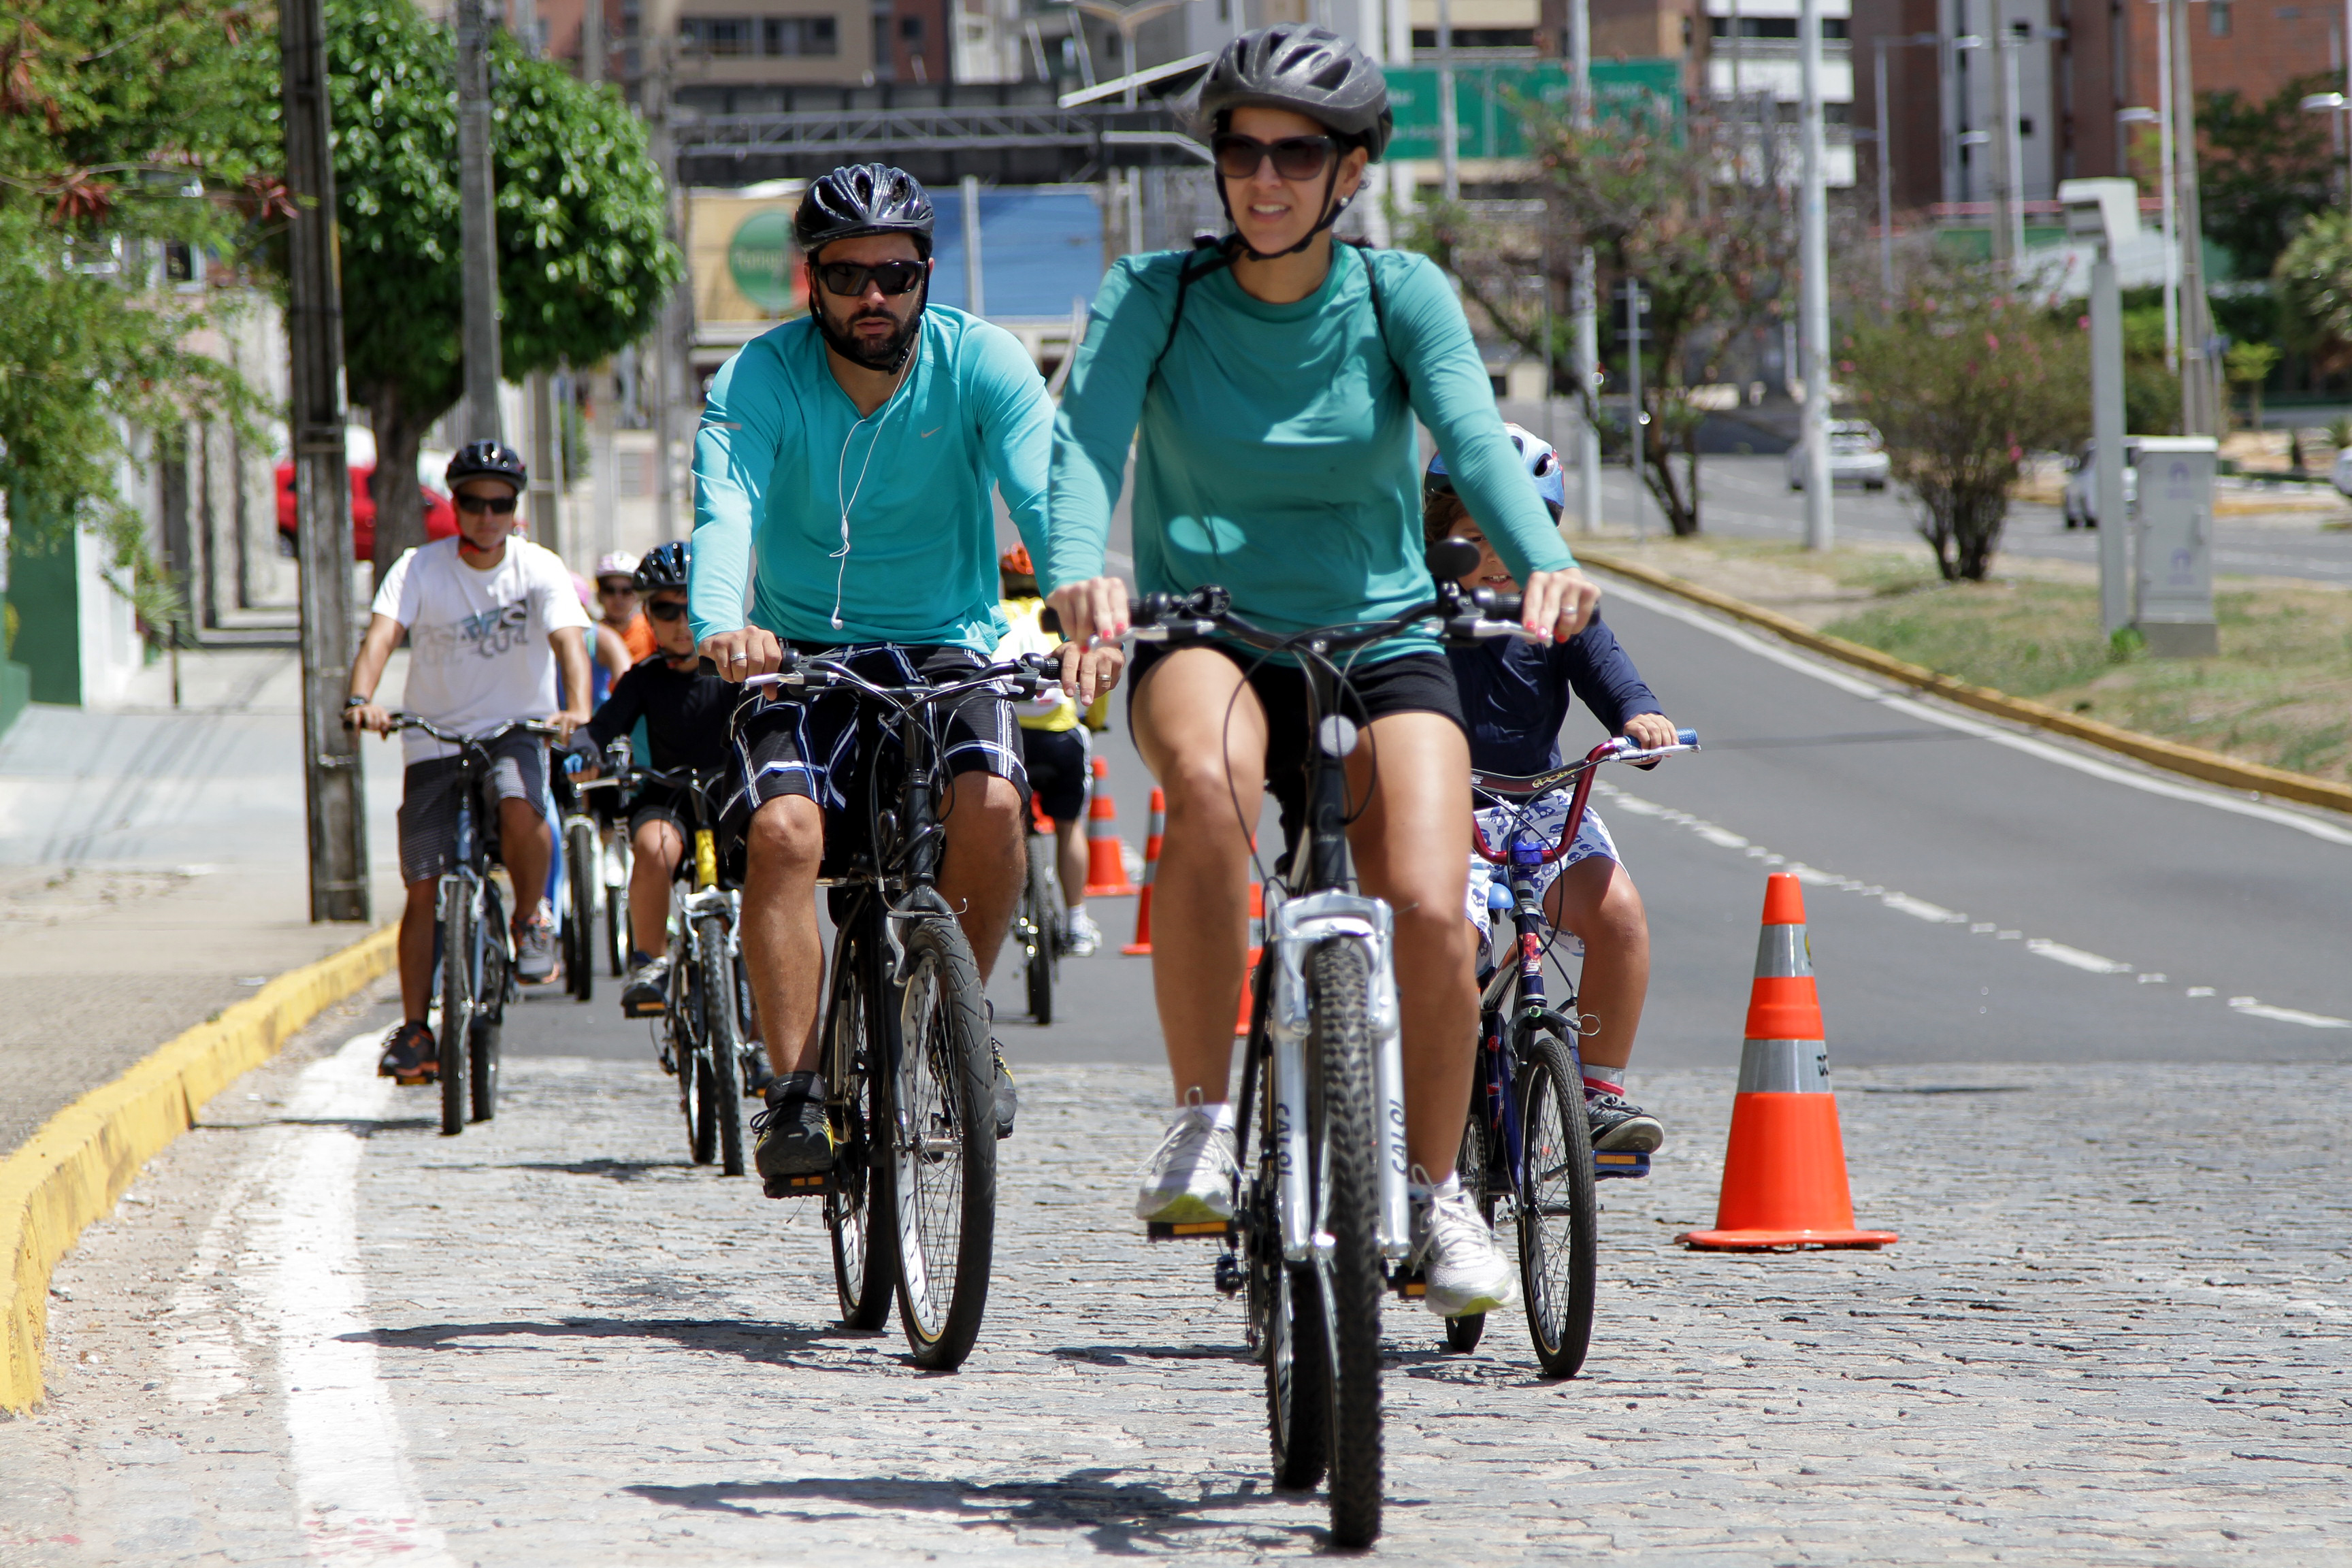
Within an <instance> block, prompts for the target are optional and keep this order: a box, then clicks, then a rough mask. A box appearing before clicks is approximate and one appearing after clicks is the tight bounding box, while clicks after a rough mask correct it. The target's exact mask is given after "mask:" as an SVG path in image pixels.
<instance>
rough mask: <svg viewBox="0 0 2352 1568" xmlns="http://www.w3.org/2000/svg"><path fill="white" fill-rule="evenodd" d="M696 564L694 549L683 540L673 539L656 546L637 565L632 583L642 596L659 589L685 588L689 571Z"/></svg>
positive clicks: (631, 579)
mask: <svg viewBox="0 0 2352 1568" xmlns="http://www.w3.org/2000/svg"><path fill="white" fill-rule="evenodd" d="M693 563H694V547H693V546H692V545H690V544H688V542H686V541H685V540H683V539H673V540H671V541H670V542H668V543H667V544H656V545H655V546H654V547H653V548H652V549H651V550H648V551H646V558H645V559H644V560H643V561H640V562H638V563H637V570H636V573H635V575H634V576H632V577H631V578H630V581H631V582H633V583H635V584H636V585H637V592H638V593H640V594H650V593H653V592H654V591H655V590H656V589H659V588H684V587H685V586H686V574H687V569H688V567H689V566H691V565H692V564H693Z"/></svg>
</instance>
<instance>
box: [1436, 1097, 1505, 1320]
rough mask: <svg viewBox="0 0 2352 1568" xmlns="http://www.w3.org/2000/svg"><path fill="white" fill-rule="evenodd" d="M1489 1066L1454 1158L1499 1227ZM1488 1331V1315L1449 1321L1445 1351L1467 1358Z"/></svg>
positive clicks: (1472, 1194)
mask: <svg viewBox="0 0 2352 1568" xmlns="http://www.w3.org/2000/svg"><path fill="white" fill-rule="evenodd" d="M1486 1135H1487V1127H1486V1064H1485V1063H1484V1062H1481V1063H1480V1064H1479V1071H1478V1074H1477V1078H1476V1079H1475V1082H1474V1083H1473V1084H1472V1086H1471V1094H1470V1114H1469V1116H1468V1117H1467V1118H1465V1120H1464V1121H1463V1124H1462V1150H1461V1152H1459V1153H1457V1154H1456V1155H1454V1174H1456V1175H1458V1176H1460V1177H1461V1178H1462V1190H1463V1192H1464V1193H1465V1194H1467V1195H1468V1196H1469V1199H1470V1201H1471V1202H1472V1203H1474V1204H1476V1205H1478V1213H1479V1215H1480V1216H1481V1217H1482V1218H1484V1219H1485V1220H1486V1223H1487V1225H1488V1226H1492V1225H1493V1224H1494V1223H1495V1194H1493V1192H1492V1191H1491V1190H1489V1186H1488V1183H1487V1179H1486V1160H1487V1149H1486V1144H1487V1136H1486ZM1485 1333H1486V1313H1484V1312H1465V1313H1463V1314H1462V1316H1460V1317H1458V1318H1448V1319H1446V1320H1445V1348H1446V1349H1448V1350H1451V1351H1457V1352H1461V1353H1463V1354H1465V1355H1467V1354H1468V1353H1469V1352H1472V1351H1475V1350H1476V1349H1477V1348H1478V1341H1479V1339H1480V1338H1481V1337H1482V1336H1484V1335H1485Z"/></svg>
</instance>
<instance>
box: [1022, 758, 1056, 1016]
mask: <svg viewBox="0 0 2352 1568" xmlns="http://www.w3.org/2000/svg"><path fill="white" fill-rule="evenodd" d="M1031 805H1032V808H1033V809H1032V821H1031V823H1030V830H1029V846H1028V847H1029V869H1028V876H1027V879H1026V880H1025V881H1024V884H1023V886H1022V889H1021V907H1020V908H1019V909H1018V910H1014V911H1013V931H1012V936H1013V942H1016V943H1018V944H1019V946H1020V949H1021V973H1022V978H1023V980H1024V983H1025V985H1026V989H1027V991H1028V996H1029V1016H1030V1018H1031V1019H1032V1020H1033V1021H1034V1023H1035V1024H1036V1025H1037V1026H1038V1027H1039V1028H1044V1027H1045V1026H1047V1025H1048V1024H1051V1023H1052V1022H1053V1021H1054V983H1055V980H1057V979H1059V978H1060V975H1061V968H1062V947H1063V944H1064V942H1066V936H1065V934H1064V932H1065V920H1064V916H1063V912H1062V910H1063V903H1062V876H1061V873H1060V871H1058V870H1057V869H1055V855H1056V854H1057V853H1058V845H1057V841H1056V840H1055V837H1054V832H1053V825H1052V823H1051V822H1050V821H1047V822H1046V824H1045V827H1044V829H1043V830H1040V829H1039V827H1038V826H1037V819H1036V817H1035V816H1034V805H1035V803H1034V800H1033V801H1032V803H1031Z"/></svg>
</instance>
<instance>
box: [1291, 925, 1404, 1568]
mask: <svg viewBox="0 0 2352 1568" xmlns="http://www.w3.org/2000/svg"><path fill="white" fill-rule="evenodd" d="M1303 979H1304V981H1305V984H1306V988H1307V997H1306V1000H1307V1018H1308V1024H1307V1056H1308V1059H1309V1060H1310V1062H1312V1063H1313V1064H1315V1068H1318V1069H1319V1070H1318V1071H1317V1074H1316V1077H1317V1082H1318V1087H1319V1089H1320V1094H1319V1096H1318V1098H1319V1100H1320V1103H1319V1105H1318V1107H1317V1108H1316V1114H1315V1115H1314V1116H1313V1117H1312V1118H1311V1125H1312V1128H1313V1131H1314V1132H1315V1133H1316V1134H1317V1136H1316V1137H1315V1140H1314V1143H1315V1146H1316V1147H1317V1148H1318V1150H1319V1159H1318V1164H1319V1165H1320V1167H1321V1168H1320V1170H1319V1171H1318V1177H1319V1184H1320V1187H1321V1192H1320V1193H1319V1194H1318V1203H1319V1207H1320V1210H1321V1214H1322V1217H1323V1228H1324V1229H1326V1230H1328V1232H1329V1233H1330V1235H1331V1242H1332V1245H1331V1258H1330V1261H1329V1262H1328V1264H1324V1265H1318V1269H1317V1272H1318V1274H1319V1275H1320V1276H1321V1277H1322V1278H1321V1283H1322V1286H1323V1291H1324V1301H1323V1303H1322V1305H1323V1310H1324V1315H1325V1319H1326V1321H1327V1322H1328V1324H1329V1332H1330V1336H1331V1340H1330V1365H1331V1369H1332V1378H1331V1397H1330V1406H1331V1416H1330V1421H1331V1432H1330V1443H1329V1447H1330V1453H1329V1461H1330V1468H1329V1479H1328V1483H1327V1487H1328V1502H1329V1505H1330V1515H1331V1540H1332V1543H1333V1544H1334V1545H1337V1546H1340V1547H1346V1548H1356V1547H1363V1546H1369V1545H1370V1544H1371V1543H1372V1542H1374V1541H1375V1540H1377V1539H1379V1536H1380V1533H1381V1501H1382V1500H1381V1297H1382V1295H1383V1294H1384V1293H1385V1291H1384V1286H1385V1279H1384V1271H1383V1269H1382V1267H1381V1251H1380V1235H1379V1212H1380V1120H1379V1118H1380V1110H1379V1104H1378V1095H1377V1093H1376V1091H1375V1089H1374V1087H1373V1076H1372V1020H1371V1007H1370V1001H1371V968H1370V958H1369V956H1368V954H1367V952H1366V951H1365V948H1364V944H1363V943H1361V942H1356V941H1353V940H1349V939H1344V938H1342V939H1337V940H1333V941H1329V942H1323V943H1321V944H1320V945H1318V947H1317V948H1316V949H1315V950H1314V951H1313V952H1309V953H1308V954H1307V963H1306V969H1305V973H1304V975H1303Z"/></svg>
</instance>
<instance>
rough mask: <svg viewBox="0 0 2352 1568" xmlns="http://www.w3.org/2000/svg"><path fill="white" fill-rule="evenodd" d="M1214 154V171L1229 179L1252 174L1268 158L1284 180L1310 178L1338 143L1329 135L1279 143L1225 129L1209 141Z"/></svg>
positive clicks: (1319, 169)
mask: <svg viewBox="0 0 2352 1568" xmlns="http://www.w3.org/2000/svg"><path fill="white" fill-rule="evenodd" d="M1209 146H1210V149H1211V150H1212V151H1213V152H1214V153H1216V156H1217V173H1219V174H1223V176H1224V177H1225V178H1227V179H1228V180H1247V179H1251V178H1254V177H1255V175H1256V174H1257V172H1258V170H1259V169H1260V168H1261V167H1262V166H1264V164H1265V161H1266V160H1267V159H1268V158H1271V159H1273V160H1274V172H1275V173H1276V174H1280V175H1281V176H1282V177H1283V178H1284V179H1286V180H1311V179H1313V178H1315V176H1316V175H1318V174H1321V173H1322V172H1323V171H1324V169H1325V168H1326V167H1327V166H1328V164H1329V163H1330V162H1331V155H1332V154H1333V153H1337V152H1338V151H1339V143H1338V142H1334V141H1333V140H1331V138H1330V137H1328V136H1286V137H1284V138H1283V139H1282V140H1281V141H1279V142H1261V141H1259V140H1258V139H1257V138H1256V137H1255V136H1244V135H1241V134H1239V133H1238V132H1231V131H1228V132H1225V133H1224V134H1223V135H1222V136H1219V137H1217V138H1215V139H1214V140H1213V141H1212V142H1210V143H1209Z"/></svg>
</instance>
